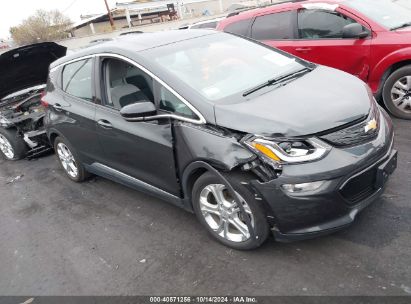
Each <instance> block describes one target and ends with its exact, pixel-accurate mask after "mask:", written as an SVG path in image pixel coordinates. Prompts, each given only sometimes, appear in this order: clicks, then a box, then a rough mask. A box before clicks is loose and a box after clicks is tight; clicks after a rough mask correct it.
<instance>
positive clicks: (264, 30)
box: [251, 11, 295, 40]
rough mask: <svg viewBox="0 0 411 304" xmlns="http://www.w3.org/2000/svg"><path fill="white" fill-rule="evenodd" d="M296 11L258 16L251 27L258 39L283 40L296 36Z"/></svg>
mask: <svg viewBox="0 0 411 304" xmlns="http://www.w3.org/2000/svg"><path fill="white" fill-rule="evenodd" d="M293 16H295V15H294V13H293V12H292V11H288V12H281V13H275V14H268V15H264V16H258V17H257V18H255V21H254V23H253V26H252V29H251V37H252V38H253V39H256V40H283V39H293V38H294V22H293V20H294V18H293Z"/></svg>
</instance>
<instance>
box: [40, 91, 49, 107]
mask: <svg viewBox="0 0 411 304" xmlns="http://www.w3.org/2000/svg"><path fill="white" fill-rule="evenodd" d="M45 96H46V91H43V92H41V95H40V101H41V105H42V106H43V107H45V108H48V106H49V103H48V102H47V101H46V100H45V99H44V97H45Z"/></svg>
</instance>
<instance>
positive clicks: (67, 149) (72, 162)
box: [54, 137, 90, 183]
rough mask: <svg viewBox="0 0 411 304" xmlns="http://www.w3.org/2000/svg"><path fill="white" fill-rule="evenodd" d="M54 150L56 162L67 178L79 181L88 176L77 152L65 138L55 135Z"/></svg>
mask: <svg viewBox="0 0 411 304" xmlns="http://www.w3.org/2000/svg"><path fill="white" fill-rule="evenodd" d="M54 151H55V152H56V156H57V160H58V162H59V163H60V165H61V167H62V168H63V171H64V173H66V175H67V177H68V178H69V179H71V180H72V181H74V182H76V183H80V182H82V181H84V180H86V179H87V178H88V177H89V176H90V174H89V173H88V172H87V171H86V169H85V168H84V166H83V164H82V163H81V162H80V158H79V157H78V154H77V153H76V151H75V150H74V148H73V147H72V146H71V145H70V144H69V143H68V141H67V140H65V139H64V138H62V137H57V138H56V139H55V140H54Z"/></svg>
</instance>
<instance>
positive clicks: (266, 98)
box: [214, 66, 371, 137]
mask: <svg viewBox="0 0 411 304" xmlns="http://www.w3.org/2000/svg"><path fill="white" fill-rule="evenodd" d="M257 94H258V92H256V93H254V94H252V95H250V96H249V97H252V96H255V95H257ZM370 98H371V97H370V94H369V91H368V90H367V87H366V84H365V83H364V82H362V81H361V80H359V79H358V78H356V77H354V76H352V75H349V74H347V73H345V72H341V71H338V70H335V69H332V68H327V67H324V66H318V67H317V68H316V69H314V70H313V71H312V72H310V73H307V74H305V75H304V76H302V77H300V78H298V79H296V80H294V81H292V82H290V83H288V84H287V85H285V86H282V87H279V88H275V89H273V90H270V91H269V92H268V93H265V94H262V95H260V96H257V97H252V98H250V100H248V101H242V102H241V103H234V104H233V103H231V104H219V105H215V108H214V110H215V116H216V123H217V125H219V126H222V127H226V128H230V129H234V130H237V131H241V132H246V133H252V134H258V135H263V136H285V137H295V136H304V135H310V134H315V133H319V132H323V131H326V130H329V129H333V128H337V127H339V126H342V125H345V124H347V123H350V122H352V121H355V120H358V119H360V118H362V117H364V116H366V115H367V114H368V113H369V110H370V105H371V103H370Z"/></svg>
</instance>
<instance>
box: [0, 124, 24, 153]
mask: <svg viewBox="0 0 411 304" xmlns="http://www.w3.org/2000/svg"><path fill="white" fill-rule="evenodd" d="M0 154H1V155H2V156H3V157H4V158H5V159H8V160H18V159H22V158H24V157H25V156H26V154H27V145H26V143H25V142H24V140H23V138H21V136H20V135H19V134H18V132H17V130H16V129H4V128H0Z"/></svg>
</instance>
